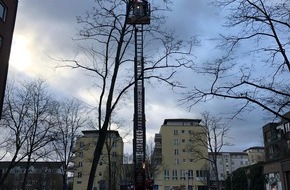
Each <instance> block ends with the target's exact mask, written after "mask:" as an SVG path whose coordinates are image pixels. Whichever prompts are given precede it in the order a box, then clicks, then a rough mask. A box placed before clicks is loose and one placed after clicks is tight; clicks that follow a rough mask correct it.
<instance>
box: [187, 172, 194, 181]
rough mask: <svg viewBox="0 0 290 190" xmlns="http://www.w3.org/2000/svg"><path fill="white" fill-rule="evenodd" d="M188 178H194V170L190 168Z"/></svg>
mask: <svg viewBox="0 0 290 190" xmlns="http://www.w3.org/2000/svg"><path fill="white" fill-rule="evenodd" d="M187 175H188V179H193V170H188V173H187Z"/></svg>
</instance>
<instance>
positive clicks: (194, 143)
mask: <svg viewBox="0 0 290 190" xmlns="http://www.w3.org/2000/svg"><path fill="white" fill-rule="evenodd" d="M201 126H202V127H203V128H204V130H193V131H192V133H191V135H190V141H191V143H190V144H188V145H187V150H188V151H189V152H190V153H191V154H192V156H193V159H195V160H206V161H208V162H209V163H210V165H211V166H212V169H213V173H214V178H215V182H216V187H217V189H218V190H219V189H220V182H219V175H218V166H217V157H218V153H219V152H220V151H221V149H222V148H223V147H225V146H230V145H231V144H230V143H229V142H227V138H229V137H228V136H227V135H228V132H229V130H230V127H229V126H228V125H227V124H225V123H223V122H222V118H216V117H214V116H211V115H210V113H209V112H204V113H202V123H201ZM205 149H206V150H208V152H209V154H207V152H206V154H205Z"/></svg>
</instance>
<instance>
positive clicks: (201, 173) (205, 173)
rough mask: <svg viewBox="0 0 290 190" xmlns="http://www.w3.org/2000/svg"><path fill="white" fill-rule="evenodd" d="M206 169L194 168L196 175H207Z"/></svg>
mask: <svg viewBox="0 0 290 190" xmlns="http://www.w3.org/2000/svg"><path fill="white" fill-rule="evenodd" d="M207 173H208V171H207V170H196V177H207Z"/></svg>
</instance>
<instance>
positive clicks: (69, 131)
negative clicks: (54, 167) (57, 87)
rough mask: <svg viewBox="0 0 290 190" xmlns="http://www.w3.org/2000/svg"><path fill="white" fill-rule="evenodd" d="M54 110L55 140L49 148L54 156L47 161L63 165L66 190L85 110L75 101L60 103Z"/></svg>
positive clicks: (84, 119)
mask: <svg viewBox="0 0 290 190" xmlns="http://www.w3.org/2000/svg"><path fill="white" fill-rule="evenodd" d="M54 109H55V111H56V113H55V118H54V119H55V126H54V129H53V133H54V134H55V140H54V141H53V142H52V143H51V146H52V151H53V153H55V154H52V155H53V157H49V159H53V160H58V161H60V162H62V163H63V174H62V175H63V189H67V188H68V186H67V175H68V172H69V166H70V165H71V164H72V159H73V156H74V153H75V152H74V145H75V140H76V136H77V135H78V134H79V132H80V130H81V128H82V127H84V125H85V124H86V119H88V117H87V116H86V113H87V109H86V107H85V106H84V105H82V103H81V102H80V101H78V100H75V99H69V100H66V101H63V102H60V103H59V104H58V105H57V107H55V108H54Z"/></svg>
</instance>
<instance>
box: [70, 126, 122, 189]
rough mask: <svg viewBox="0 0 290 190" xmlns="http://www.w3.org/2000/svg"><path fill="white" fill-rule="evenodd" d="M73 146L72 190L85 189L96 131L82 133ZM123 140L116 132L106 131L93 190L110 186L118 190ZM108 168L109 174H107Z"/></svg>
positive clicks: (96, 135) (97, 134)
mask: <svg viewBox="0 0 290 190" xmlns="http://www.w3.org/2000/svg"><path fill="white" fill-rule="evenodd" d="M82 133H83V135H82V136H79V137H78V138H77V140H76V145H75V152H76V153H75V158H74V183H73V189H74V190H83V189H86V187H87V183H88V179H89V174H90V170H91V165H92V160H93V153H94V150H95V147H96V144H97V141H98V138H99V131H98V130H87V131H82ZM123 146H124V144H123V139H122V137H120V135H119V132H118V131H113V130H111V131H108V134H107V138H106V142H105V145H104V147H103V151H102V155H101V158H100V161H99V163H98V167H97V171H96V176H95V180H94V190H104V189H108V187H109V186H111V188H112V189H117V190H118V189H120V178H121V176H120V170H121V167H122V164H123ZM109 168H110V169H111V172H109V171H110V170H109Z"/></svg>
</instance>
